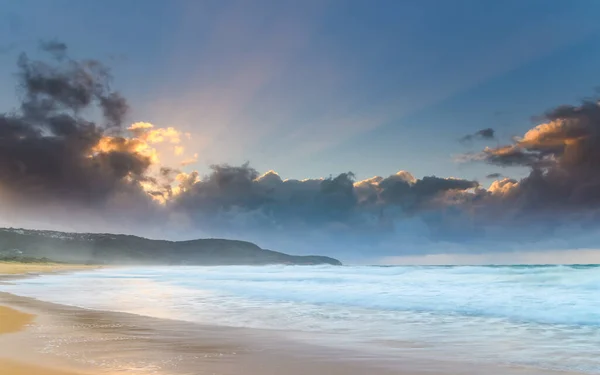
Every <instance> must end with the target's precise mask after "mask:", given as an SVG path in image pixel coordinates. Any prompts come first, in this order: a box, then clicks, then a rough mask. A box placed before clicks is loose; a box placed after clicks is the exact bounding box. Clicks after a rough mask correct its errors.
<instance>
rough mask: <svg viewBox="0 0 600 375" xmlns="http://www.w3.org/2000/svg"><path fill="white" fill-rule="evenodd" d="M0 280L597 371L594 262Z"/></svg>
mask: <svg viewBox="0 0 600 375" xmlns="http://www.w3.org/2000/svg"><path fill="white" fill-rule="evenodd" d="M0 290H2V291H7V292H12V293H16V294H19V295H24V296H30V297H35V298H39V299H41V300H46V301H50V302H56V303H62V304H68V305H75V306H80V307H84V308H91V309H102V310H110V311H121V312H128V313H135V314H141V315H148V316H154V317H160V318H170V319H179V320H186V321H192V322H198V323H202V324H210V325H222V326H235V327H249V328H261V329H272V330H278V333H279V334H284V335H287V336H289V337H291V338H294V339H300V340H308V341H311V342H315V343H318V344H320V345H331V346H334V347H348V348H352V349H359V350H362V351H368V352H369V353H375V354H377V355H381V356H382V357H392V356H396V355H399V354H402V355H408V356H418V357H420V358H423V357H424V358H428V357H431V358H436V359H445V360H457V361H473V362H487V363H497V364H511V365H522V366H532V367H538V368H547V369H562V370H574V371H581V372H586V373H590V374H600V357H599V356H598V350H599V349H598V348H600V267H599V266H593V265H589V266H587V265H581V266H448V267H436V266H423V267H416V266H397V267H377V266H346V267H331V266H312V267H302V266H300V267H299V266H264V267H250V266H228V267H143V268H120V269H103V270H97V271H91V272H82V273H75V274H65V275H47V276H41V277H38V278H34V279H24V280H18V281H15V283H14V284H13V285H0Z"/></svg>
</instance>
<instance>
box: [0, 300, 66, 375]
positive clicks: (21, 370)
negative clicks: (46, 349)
mask: <svg viewBox="0 0 600 375" xmlns="http://www.w3.org/2000/svg"><path fill="white" fill-rule="evenodd" d="M34 319H35V316H34V315H32V314H27V313H23V312H20V311H18V310H15V309H12V308H9V307H6V306H0V335H3V337H2V339H7V340H10V339H11V337H7V336H10V335H9V334H15V333H18V332H20V331H23V330H24V329H25V328H26V327H27V325H29V324H31V323H32V322H33V321H34ZM4 335H6V336H4ZM0 342H1V341H0ZM2 349H3V346H2V345H0V355H1V354H4V353H5V352H7V351H8V350H6V349H5V350H2ZM22 349H24V350H25V351H27V348H22ZM31 358H32V360H33V359H34V358H35V356H32V357H31ZM32 374H37V375H75V373H73V372H69V371H67V370H63V369H58V368H47V367H42V366H36V365H32V364H31V363H27V362H24V363H22V362H17V361H14V360H12V359H5V358H1V357H0V375H32Z"/></svg>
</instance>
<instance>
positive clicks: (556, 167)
mask: <svg viewBox="0 0 600 375" xmlns="http://www.w3.org/2000/svg"><path fill="white" fill-rule="evenodd" d="M542 121H544V122H543V123H542V124H540V125H538V126H536V127H534V128H532V129H531V130H529V131H528V132H527V133H526V134H525V135H524V136H523V137H520V138H516V139H515V141H514V143H513V144H511V145H508V146H503V147H498V148H495V149H486V150H484V152H483V160H485V161H486V162H487V163H490V164H494V165H499V166H525V167H529V168H531V173H530V174H529V176H527V177H526V178H524V179H523V180H521V181H519V183H518V185H515V187H514V188H513V189H511V190H512V191H511V195H512V196H513V197H515V198H518V200H517V202H516V203H517V204H518V205H519V207H520V208H522V209H523V210H525V211H526V212H530V213H536V214H538V213H540V212H549V211H556V210H560V212H561V213H565V212H571V213H581V212H582V211H589V210H597V209H598V208H600V105H599V103H598V102H594V101H585V102H583V103H582V104H581V105H580V106H570V105H569V106H567V105H565V106H559V107H557V108H555V109H553V110H551V111H548V112H547V113H546V114H545V115H544V117H543V118H542Z"/></svg>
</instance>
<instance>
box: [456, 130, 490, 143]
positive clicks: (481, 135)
mask: <svg viewBox="0 0 600 375" xmlns="http://www.w3.org/2000/svg"><path fill="white" fill-rule="evenodd" d="M495 134H496V132H495V130H494V129H492V128H486V129H481V130H478V131H476V132H475V133H473V134H467V135H465V136H464V137H462V138H461V139H460V142H463V143H464V142H472V141H474V140H480V139H481V140H494V139H496V136H495Z"/></svg>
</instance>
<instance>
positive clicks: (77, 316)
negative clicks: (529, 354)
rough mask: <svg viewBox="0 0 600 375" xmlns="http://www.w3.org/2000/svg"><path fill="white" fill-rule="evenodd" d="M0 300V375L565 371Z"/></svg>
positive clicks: (0, 296) (548, 374)
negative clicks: (390, 352)
mask: <svg viewBox="0 0 600 375" xmlns="http://www.w3.org/2000/svg"><path fill="white" fill-rule="evenodd" d="M0 306H4V307H3V308H2V310H0V311H2V312H4V315H0V322H1V321H4V322H5V323H3V325H1V326H0V327H2V331H0V375H25V374H28V375H29V374H39V375H77V374H79V375H83V374H134V375H135V374H140V375H142V374H157V375H161V374H165V375H168V374H171V375H178V374H181V375H196V374H197V375H204V374H206V375H282V374H285V375H305V374H314V375H320V374H323V375H325V374H327V375H342V374H343V375H363V374H369V375H392V374H393V375H426V374H429V375H431V374H439V375H476V374H477V375H479V374H482V373H485V374H486V375H542V374H544V375H558V374H563V375H566V373H564V372H552V371H545V370H544V371H538V370H534V369H527V368H514V367H499V366H488V365H479V364H466V363H454V362H452V363H450V362H442V361H438V360H436V358H431V357H421V358H419V357H411V356H406V357H398V358H388V357H382V356H374V355H372V354H367V353H366V352H361V351H360V350H355V351H348V350H337V349H332V348H330V347H326V346H320V345H319V342H318V340H317V338H316V337H315V338H314V340H313V344H307V343H305V342H297V341H293V340H290V339H289V338H287V337H285V335H281V332H279V333H278V332H276V331H275V332H274V331H267V330H256V329H242V328H227V327H216V326H209V325H200V324H195V323H188V322H182V321H175V320H167V319H156V318H150V317H144V316H138V315H133V314H126V313H116V312H105V311H94V310H86V309H81V308H76V307H70V306H63V305H57V304H52V303H46V302H41V301H37V300H34V299H31V298H25V297H19V296H15V295H11V294H8V293H0ZM5 318H6V319H5ZM283 329H285V327H282V330H283ZM9 332H10V333H9ZM282 332H284V331H282Z"/></svg>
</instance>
